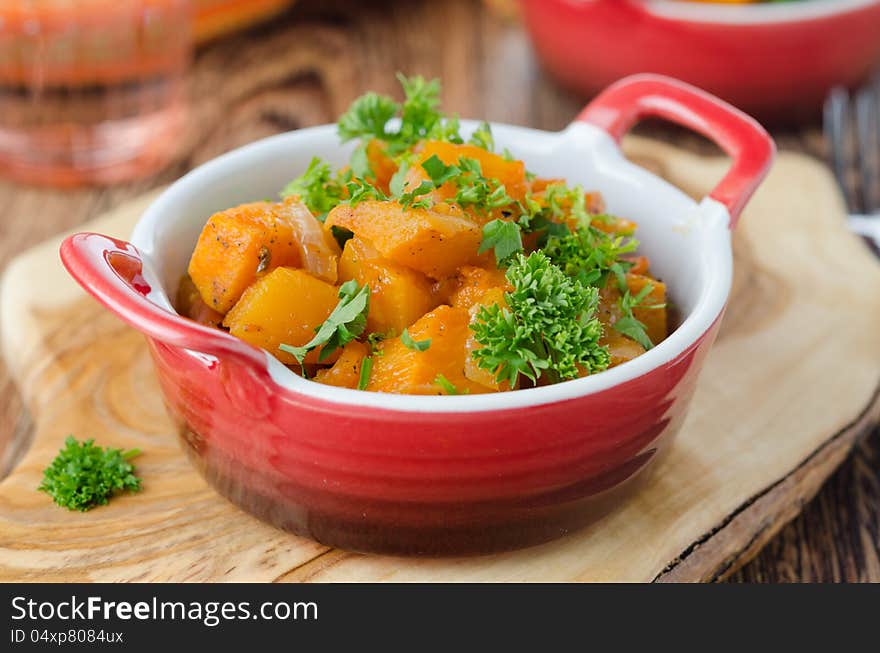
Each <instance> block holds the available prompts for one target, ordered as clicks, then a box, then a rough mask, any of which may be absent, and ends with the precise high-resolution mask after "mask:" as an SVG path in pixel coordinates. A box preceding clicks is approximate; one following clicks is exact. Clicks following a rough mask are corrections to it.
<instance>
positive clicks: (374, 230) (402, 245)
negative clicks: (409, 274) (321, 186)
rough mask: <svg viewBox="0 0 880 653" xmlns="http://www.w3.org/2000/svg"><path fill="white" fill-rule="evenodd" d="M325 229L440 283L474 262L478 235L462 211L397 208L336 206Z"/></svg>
mask: <svg viewBox="0 0 880 653" xmlns="http://www.w3.org/2000/svg"><path fill="white" fill-rule="evenodd" d="M324 226H325V228H326V229H330V228H331V227H333V226H336V227H343V228H345V229H348V230H349V231H351V232H353V233H354V234H356V235H357V236H359V237H360V238H361V239H363V240H367V241H369V242H370V243H372V244H373V246H374V247H375V248H376V250H377V251H378V252H379V254H380V255H381V257H382V258H383V259H386V260H388V261H391V262H392V263H397V264H398V265H402V266H404V267H408V268H410V269H413V270H418V271H419V272H421V273H423V274H425V275H427V276H429V277H431V278H432V279H442V278H443V277H447V276H449V275H451V274H452V273H453V272H454V271H455V270H456V269H457V268H459V267H460V266H462V265H464V264H466V263H470V262H471V261H473V260H476V259H477V258H478V257H477V249H478V248H479V246H480V241H481V240H482V237H483V234H482V230H481V229H480V227H479V226H478V225H477V224H476V223H474V222H473V221H472V220H470V219H468V218H467V217H466V216H465V215H464V213H462V211H461V210H460V209H458V208H456V207H454V206H451V205H448V204H437V205H436V206H435V207H434V208H433V209H431V210H429V209H421V208H416V209H408V210H406V209H404V208H403V207H401V206H400V205H399V204H397V203H396V202H380V201H367V202H360V203H359V204H357V205H356V206H354V207H352V206H351V205H350V204H340V205H339V206H337V207H336V208H334V209H333V210H332V211H330V213H329V214H328V215H327V219H326V221H325V222H324Z"/></svg>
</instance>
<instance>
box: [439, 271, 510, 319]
mask: <svg viewBox="0 0 880 653" xmlns="http://www.w3.org/2000/svg"><path fill="white" fill-rule="evenodd" d="M491 288H502V289H505V290H509V289H510V284H509V283H508V282H507V277H506V276H504V270H499V269H498V268H494V269H493V268H478V267H474V266H472V265H465V266H463V267H462V268H461V269H459V271H458V274H457V275H456V287H455V291H454V292H453V293H452V295H451V297H450V301H449V303H450V304H451V305H452V306H454V307H455V308H463V309H465V310H468V309H470V308H471V307H472V306H473V305H474V304H476V303H477V302H479V301H480V300H481V299H482V298H483V295H485V294H486V291H487V290H489V289H491Z"/></svg>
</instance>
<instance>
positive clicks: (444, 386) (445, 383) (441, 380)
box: [434, 374, 470, 395]
mask: <svg viewBox="0 0 880 653" xmlns="http://www.w3.org/2000/svg"><path fill="white" fill-rule="evenodd" d="M434 385H437V386H440V389H441V390H443V392H445V393H446V394H448V395H466V394H468V393H469V392H470V390H467V389H465V390H464V391H463V392H460V391H459V390H458V388H456V387H455V384H453V383H452V381H450V380H449V379H447V378H446V377H445V376H443V375H442V374H438V375H437V378H435V379H434Z"/></svg>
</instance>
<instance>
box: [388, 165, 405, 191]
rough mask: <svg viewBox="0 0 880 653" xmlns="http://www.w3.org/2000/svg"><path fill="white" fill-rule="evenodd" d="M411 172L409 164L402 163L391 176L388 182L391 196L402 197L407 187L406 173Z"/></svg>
mask: <svg viewBox="0 0 880 653" xmlns="http://www.w3.org/2000/svg"><path fill="white" fill-rule="evenodd" d="M407 172H409V166H408V165H406V164H402V165H401V166H400V167H399V168H398V169H397V172H395V173H394V174H393V175H392V176H391V181H390V182H389V183H388V190H390V191H391V197H400V196H401V195H402V194H403V191H404V190H405V189H406V173H407Z"/></svg>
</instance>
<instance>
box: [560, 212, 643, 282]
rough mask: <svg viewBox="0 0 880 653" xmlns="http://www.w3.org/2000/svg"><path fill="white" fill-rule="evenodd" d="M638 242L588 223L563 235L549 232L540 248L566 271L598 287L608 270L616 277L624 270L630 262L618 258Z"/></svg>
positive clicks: (634, 248) (636, 245) (635, 246)
mask: <svg viewBox="0 0 880 653" xmlns="http://www.w3.org/2000/svg"><path fill="white" fill-rule="evenodd" d="M638 246H639V243H638V241H637V240H635V239H632V238H626V237H624V236H614V235H611V234H607V233H605V232H604V231H600V230H599V229H596V228H595V227H592V226H589V227H580V228H579V229H577V230H576V231H574V232H570V233H568V234H566V235H564V236H555V235H554V236H550V237H549V238H548V239H547V244H546V245H545V247H544V249H543V251H544V253H545V254H546V255H547V256H548V257H549V258H550V260H551V261H552V262H553V263H554V264H555V265H558V266H559V267H560V268H562V270H563V272H565V273H566V274H567V275H569V276H572V277H577V278H578V279H579V280H580V281H581V282H582V283H584V284H587V285H590V286H596V287H602V286H604V285H605V279H606V278H607V275H608V273H609V272H613V273H614V274H616V275H617V276H618V278H619V277H620V276H621V275H623V274H624V273H625V271H626V268H629V267H630V266H631V265H632V263H630V262H628V261H620V260H619V259H620V257H621V256H623V255H624V254H628V253H630V252H633V251H635V250H636V248H637V247H638ZM624 285H625V281H624Z"/></svg>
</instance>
